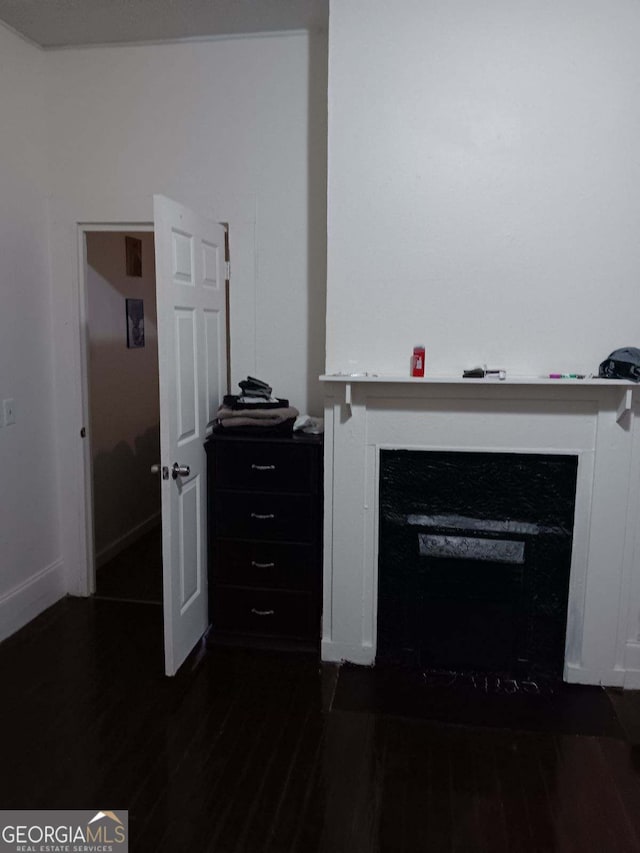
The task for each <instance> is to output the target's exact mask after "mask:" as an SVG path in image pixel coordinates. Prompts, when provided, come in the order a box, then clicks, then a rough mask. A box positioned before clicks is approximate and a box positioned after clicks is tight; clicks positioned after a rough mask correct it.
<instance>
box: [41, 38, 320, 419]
mask: <svg viewBox="0 0 640 853" xmlns="http://www.w3.org/2000/svg"><path fill="white" fill-rule="evenodd" d="M47 71H48V79H49V88H48V100H49V104H50V132H51V161H50V166H51V173H52V186H51V189H52V196H53V198H54V199H55V201H56V203H57V204H60V203H62V204H65V205H68V206H69V208H70V209H71V210H73V209H74V206H75V210H76V215H78V216H81V215H82V212H83V210H85V209H86V207H87V205H88V204H90V203H95V201H96V200H99V199H101V198H103V197H105V196H108V197H109V198H111V199H122V200H124V201H126V200H127V199H147V200H150V198H151V196H152V195H153V194H154V193H163V194H165V195H168V196H170V197H173V198H175V200H176V201H180V202H183V203H185V204H188V205H192V206H195V207H198V208H200V209H202V210H205V211H206V212H209V213H210V214H211V215H214V216H216V217H221V218H226V219H229V221H230V225H231V228H230V244H231V261H232V291H231V294H232V295H231V300H232V302H231V339H232V352H231V358H232V364H231V366H232V382H233V383H234V385H235V383H237V381H238V380H240V379H243V378H245V377H246V375H247V373H253V374H254V375H258V376H260V377H264V378H265V379H268V380H269V381H270V382H271V383H272V384H273V387H274V390H275V391H276V392H277V393H278V394H280V395H281V396H286V397H288V398H289V399H290V400H291V402H292V404H293V405H295V406H297V407H298V408H299V409H301V410H302V411H307V410H309V409H310V410H313V411H314V412H316V413H319V411H320V409H321V407H322V402H321V390H320V386H319V383H318V382H317V376H318V375H319V374H320V373H321V372H322V370H323V365H324V316H325V310H324V294H325V245H326V235H325V231H326V226H325V219H326V213H325V211H326V200H325V194H326V142H325V137H326V118H325V116H326V35H325V36H313V37H310V36H308V35H306V34H292V35H282V36H268V37H262V38H258V37H256V38H240V39H238V38H232V39H226V40H225V39H221V40H214V41H210V42H198V43H178V44H167V45H146V46H137V47H117V48H98V49H95V48H94V49H87V50H64V51H59V52H54V53H51V54H49V55H48V56H47ZM123 206H126V205H124V204H123ZM132 207H133V204H132ZM149 211H150V205H149ZM149 215H150V214H149ZM310 377H311V379H310Z"/></svg>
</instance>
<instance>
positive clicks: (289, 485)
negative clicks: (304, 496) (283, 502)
mask: <svg viewBox="0 0 640 853" xmlns="http://www.w3.org/2000/svg"><path fill="white" fill-rule="evenodd" d="M314 458H315V457H314V454H313V453H310V452H309V448H308V447H305V446H304V445H298V446H296V444H295V443H294V442H293V441H292V442H291V443H290V444H277V443H275V442H271V443H270V442H268V441H264V442H262V441H252V442H246V443H243V444H240V443H238V444H234V443H232V442H228V443H222V442H220V443H219V444H218V446H217V448H216V456H215V467H214V477H215V479H214V485H215V487H216V488H221V489H224V488H232V489H252V490H256V491H271V492H311V491H313V490H315V488H316V487H317V483H316V482H315V478H314V476H313V475H314V468H313V463H314Z"/></svg>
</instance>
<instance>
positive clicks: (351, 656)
mask: <svg viewBox="0 0 640 853" xmlns="http://www.w3.org/2000/svg"><path fill="white" fill-rule="evenodd" d="M322 660H324V661H337V662H339V661H348V662H349V663H359V664H361V665H362V666H372V665H373V664H374V663H375V660H376V656H375V652H374V650H373V646H351V645H348V644H346V643H334V642H332V641H331V640H323V641H322Z"/></svg>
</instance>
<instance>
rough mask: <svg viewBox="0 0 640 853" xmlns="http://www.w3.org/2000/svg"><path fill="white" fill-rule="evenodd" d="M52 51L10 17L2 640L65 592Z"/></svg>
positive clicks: (0, 219)
mask: <svg viewBox="0 0 640 853" xmlns="http://www.w3.org/2000/svg"><path fill="white" fill-rule="evenodd" d="M43 75H44V59H43V55H42V54H41V52H40V51H39V50H37V49H36V48H34V47H32V46H31V45H28V44H26V43H25V42H23V41H22V40H21V39H19V38H17V37H16V36H15V35H14V34H13V33H11V32H9V31H8V30H7V29H5V28H4V27H3V26H2V25H0V107H1V109H2V132H1V134H0V138H1V142H0V153H1V156H0V259H1V263H0V399H4V398H8V397H12V398H13V399H14V401H15V411H16V423H15V425H13V426H8V427H4V428H2V429H0V471H2V491H1V496H0V640H2V639H3V638H4V637H6V636H8V635H9V634H10V633H12V632H13V631H14V630H15V629H16V628H18V627H20V626H21V625H23V624H24V623H25V622H27V621H28V620H29V619H30V618H32V617H33V616H35V615H36V614H37V613H38V612H39V611H40V610H42V609H43V608H44V607H46V606H47V605H48V604H50V603H52V602H53V601H55V600H56V598H58V597H59V596H60V595H62V593H63V591H64V579H63V573H62V563H61V562H60V560H59V556H60V543H59V536H58V511H57V504H56V490H57V483H56V452H55V442H54V436H53V427H54V417H53V382H52V378H53V373H52V357H53V353H52V332H51V294H50V288H49V274H48V260H47V239H46V218H45V193H46V190H45V183H46V171H45V125H44V106H45V103H44V79H43Z"/></svg>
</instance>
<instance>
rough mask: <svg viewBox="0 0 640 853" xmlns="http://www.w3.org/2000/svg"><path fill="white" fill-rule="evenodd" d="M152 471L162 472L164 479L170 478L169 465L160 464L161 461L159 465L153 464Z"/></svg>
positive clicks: (153, 472) (154, 472)
mask: <svg viewBox="0 0 640 853" xmlns="http://www.w3.org/2000/svg"><path fill="white" fill-rule="evenodd" d="M151 473H152V474H160V473H162V479H163V480H168V479H169V469H168V468H167V466H166V465H165V466H162V465H160V464H159V463H158V465H152V466H151Z"/></svg>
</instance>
